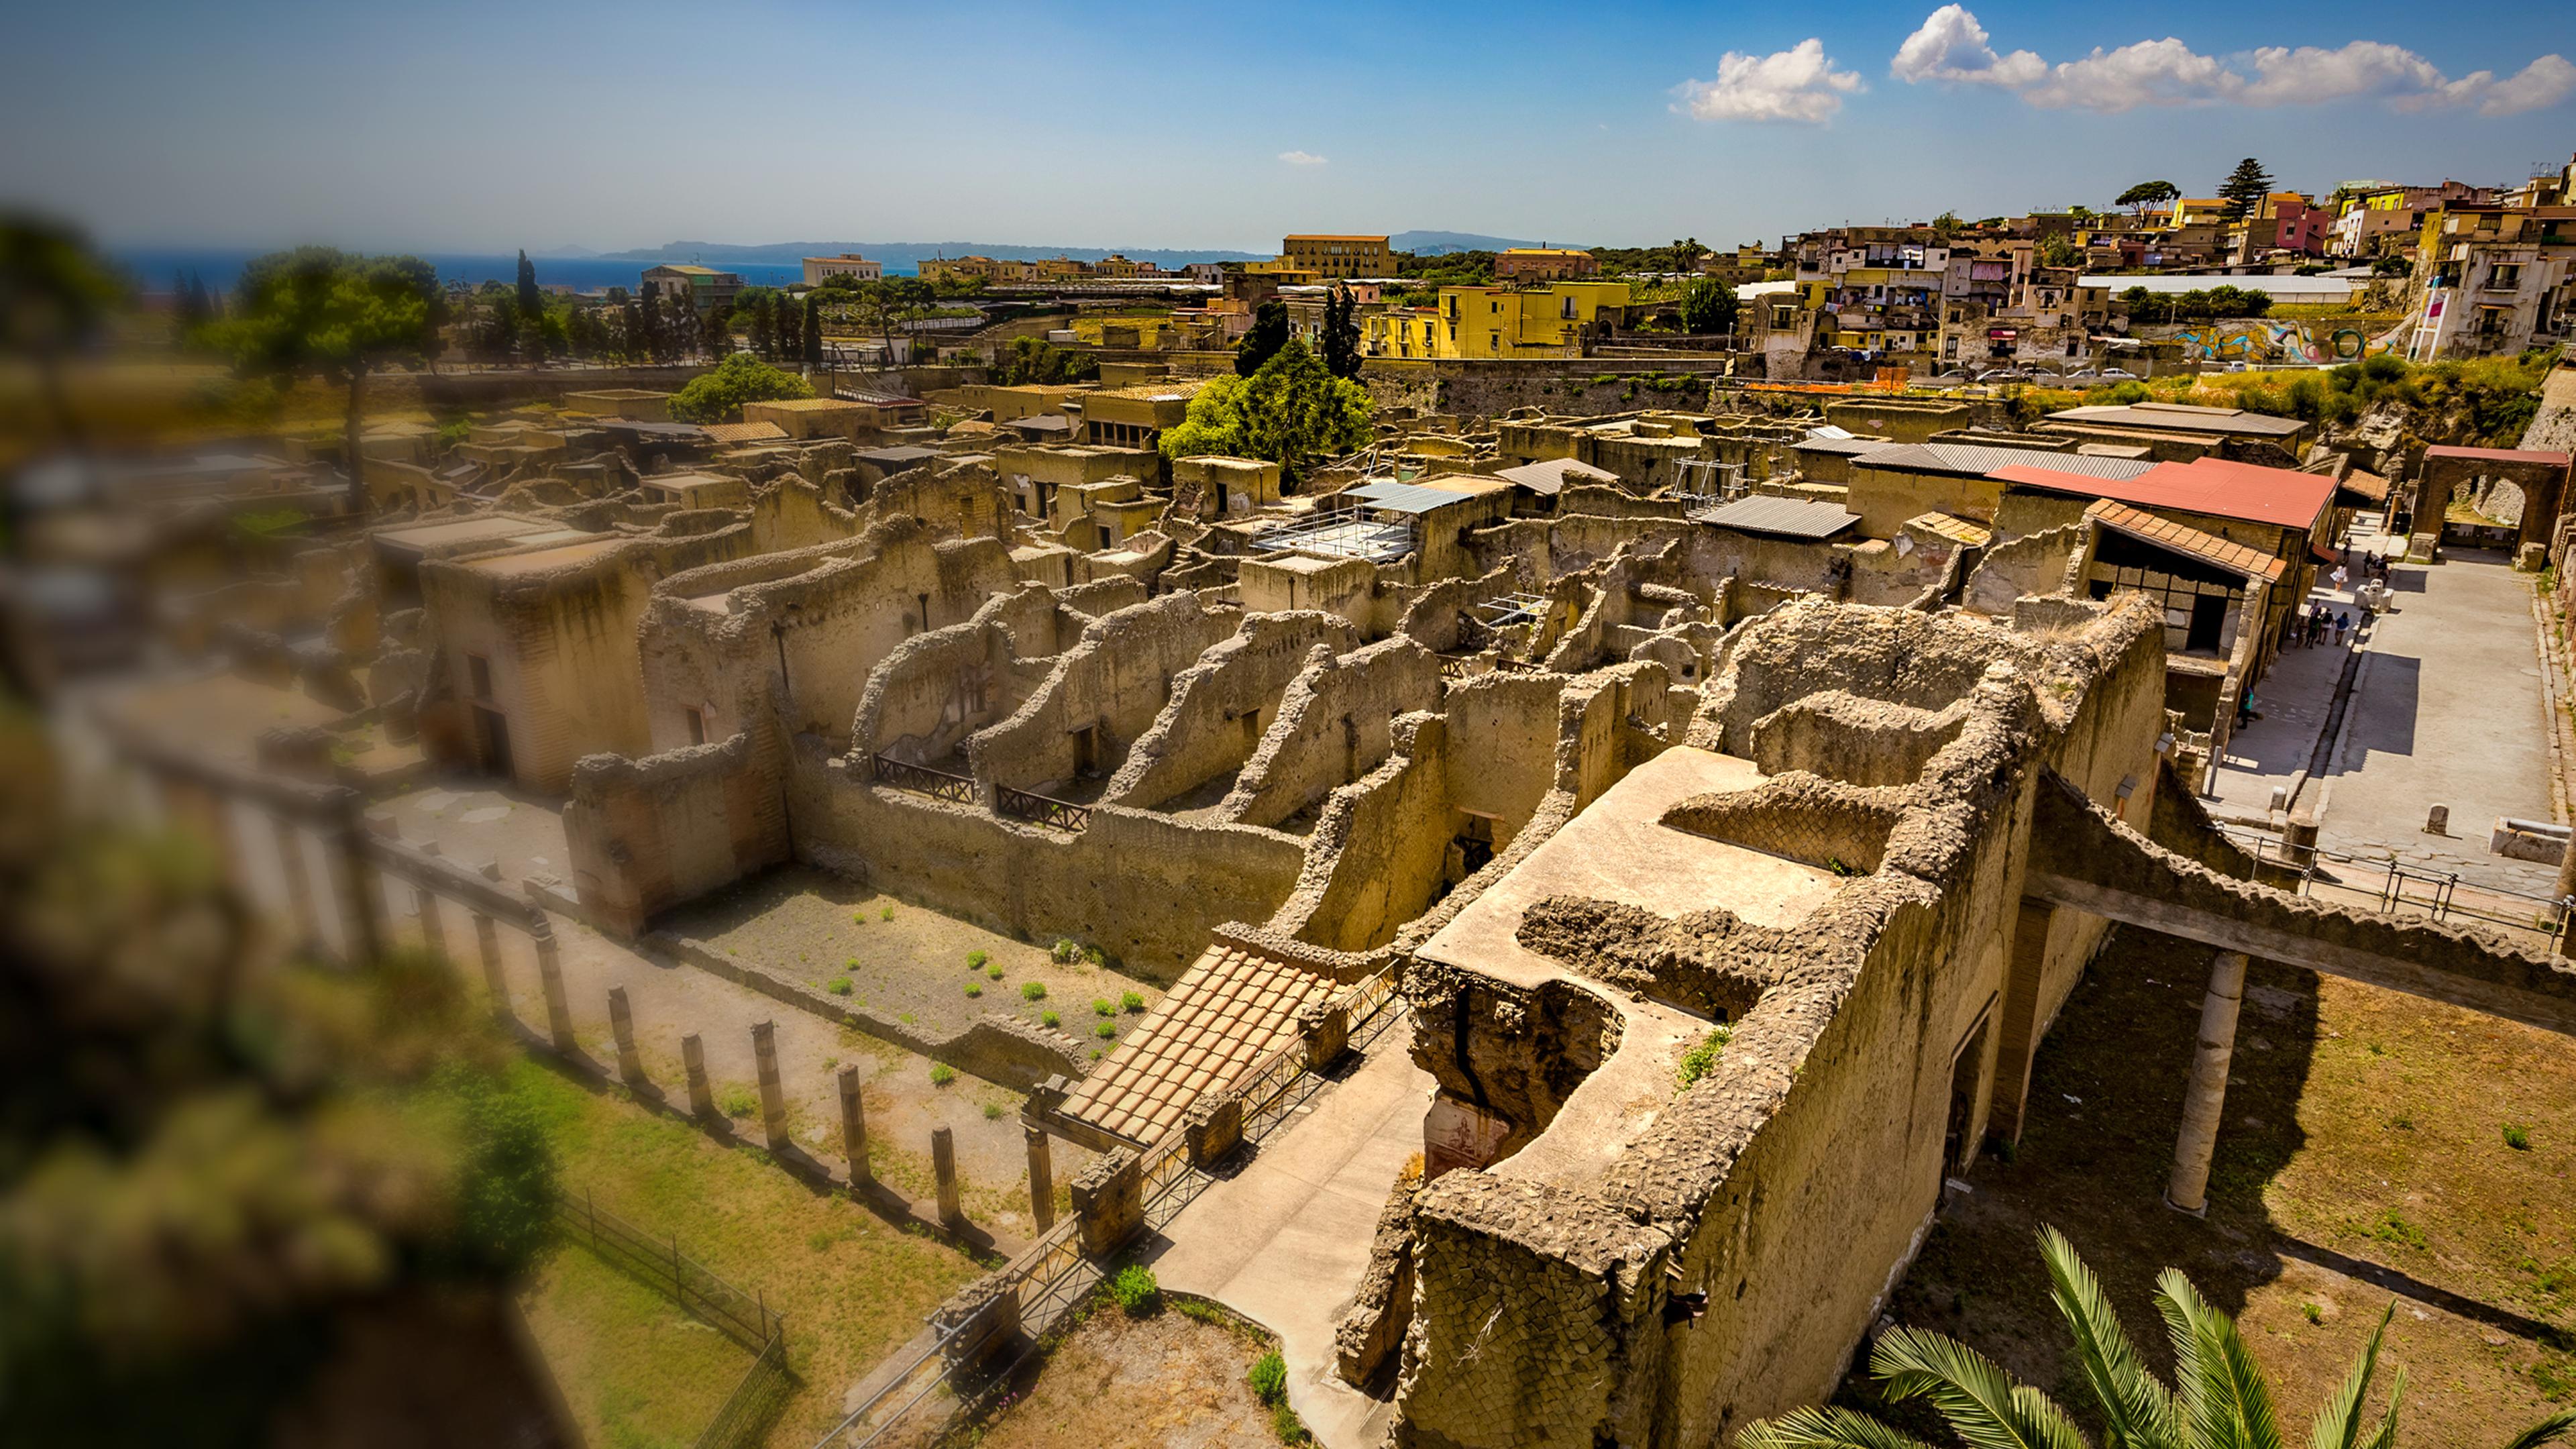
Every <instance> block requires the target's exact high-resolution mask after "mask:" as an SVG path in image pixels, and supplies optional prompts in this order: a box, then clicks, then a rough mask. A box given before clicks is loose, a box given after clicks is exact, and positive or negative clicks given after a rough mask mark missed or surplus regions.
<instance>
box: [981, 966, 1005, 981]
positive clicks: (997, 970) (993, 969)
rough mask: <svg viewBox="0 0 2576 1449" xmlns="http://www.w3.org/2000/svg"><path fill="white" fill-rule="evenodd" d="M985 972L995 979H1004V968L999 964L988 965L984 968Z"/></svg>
mask: <svg viewBox="0 0 2576 1449" xmlns="http://www.w3.org/2000/svg"><path fill="white" fill-rule="evenodd" d="M984 974H985V975H986V976H989V977H991V978H992V979H994V980H995V981H999V980H1001V979H1002V968H1001V967H999V966H987V967H985V968H984Z"/></svg>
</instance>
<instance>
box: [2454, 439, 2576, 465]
mask: <svg viewBox="0 0 2576 1449" xmlns="http://www.w3.org/2000/svg"><path fill="white" fill-rule="evenodd" d="M2424 456H2425V457H2427V458H2475V459H2478V460H2479V461H2481V462H2486V463H2546V464H2548V465H2549V466H2550V467H2553V468H2564V467H2566V466H2567V455H2566V454H2565V453H2536V452H2535V453H2526V452H2524V451H2522V450H2521V449H2519V448H2454V447H2451V446H2450V445H2449V444H2439V445H2436V446H2434V447H2430V448H2426V449H2425V450H2424Z"/></svg>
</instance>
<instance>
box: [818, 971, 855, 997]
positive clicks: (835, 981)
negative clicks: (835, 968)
mask: <svg viewBox="0 0 2576 1449" xmlns="http://www.w3.org/2000/svg"><path fill="white" fill-rule="evenodd" d="M824 989H825V990H828V991H830V992H831V993H832V994H833V995H834V996H847V995H849V994H850V978H849V977H847V976H835V977H833V978H832V984H831V985H830V986H828V987H826V988H824Z"/></svg>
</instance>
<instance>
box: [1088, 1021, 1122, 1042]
mask: <svg viewBox="0 0 2576 1449" xmlns="http://www.w3.org/2000/svg"><path fill="white" fill-rule="evenodd" d="M1091 1034H1092V1035H1093V1036H1096V1037H1098V1038H1100V1039H1101V1040H1102V1041H1115V1040H1116V1039H1117V1037H1118V1023H1116V1022H1114V1021H1104V1022H1102V1023H1100V1024H1099V1025H1098V1026H1095V1027H1093V1028H1092V1029H1091Z"/></svg>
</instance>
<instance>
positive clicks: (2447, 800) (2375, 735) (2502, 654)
mask: <svg viewBox="0 0 2576 1449" xmlns="http://www.w3.org/2000/svg"><path fill="white" fill-rule="evenodd" d="M2443 557H2444V560H2445V561H2444V562H2442V563H2439V564H2434V565H2431V566H2424V565H2416V564H2403V563H2401V564H2398V565H2397V566H2396V568H2395V570H2394V573H2393V575H2392V577H2391V580H2390V582H2391V585H2392V587H2393V588H2394V589H2395V591H2396V600H2397V602H2396V607H2395V608H2394V609H2392V610H2391V611H2390V612H2389V613H2387V614H2384V615H2382V616H2381V617H2380V619H2379V621H2378V623H2377V624H2375V625H2374V626H2373V628H2372V631H2371V637H2370V641H2369V645H2368V652H2367V654H2366V656H2365V657H2364V658H2363V660H2362V664H2361V672H2360V673H2359V675H2358V676H2357V677H2356V679H2355V681H2354V685H2353V697H2352V705H2351V713H2350V719H2349V720H2348V722H2347V724H2346V726H2345V730H2344V738H2343V740H2342V741H2341V743H2340V746H2339V747H2338V748H2337V750H2336V751H2335V754H2334V757H2333V758H2332V759H2330V760H2329V761H2328V762H2327V766H2326V772H2325V775H2324V778H2323V780H2322V781H2321V782H2320V783H2321V788H2320V791H2319V794H2318V796H2317V798H2316V802H2315V808H2316V809H2317V811H2318V825H2319V836H2318V839H2319V843H2320V844H2322V845H2323V846H2324V847H2325V848H2326V849H2328V850H2330V851H2337V852H2342V853H2346V854H2351V855H2356V856H2362V857H2367V858H2372V859H2378V860H2385V859H2388V858H2389V857H2390V856H2392V855H2394V856H2395V857H2396V858H2397V859H2399V860H2401V861H2403V862H2404V863H2406V864H2408V865H2411V866H2416V867H2419V868H2422V869H2425V870H2432V871H2455V872H2457V873H2458V874H2459V876H2460V877H2461V879H2463V880H2466V881H2469V882H2472V883H2474V884H2478V885H2486V886H2495V887H2500V888H2503V889H2508V890H2519V891H2529V892H2535V893H2539V894H2547V893H2548V892H2550V891H2551V890H2552V889H2553V887H2554V886H2555V883H2556V880H2557V871H2556V870H2555V869H2553V868H2552V867H2549V866H2545V865H2535V864H2532V863H2530V862H2528V861H2518V860H2507V859H2505V858H2504V857H2503V856H2499V855H2495V854H2492V853H2490V852H2489V851H2488V849H2487V834H2488V831H2489V829H2490V828H2491V827H2492V826H2493V825H2494V823H2495V818H2496V817H2497V816H2499V815H2511V816H2518V817H2521V818H2524V819H2532V820H2548V819H2551V818H2552V814H2551V803H2550V789H2549V771H2550V769H2551V761H2550V753H2549V731H2550V721H2549V718H2548V713H2547V705H2546V704H2545V702H2544V697H2543V696H2544V691H2543V689H2542V685H2541V673H2540V655H2539V637H2538V631H2537V629H2536V627H2535V626H2534V623H2533V620H2532V612H2531V591H2532V583H2531V579H2530V577H2529V576H2528V575H2523V574H2517V573H2515V572H2514V571H2513V570H2512V568H2511V566H2510V564H2509V562H2508V561H2507V560H2506V558H2505V556H2504V555H2502V554H2499V553H2495V552H2492V551H2489V550H2482V549H2466V548H2454V549H2446V550H2444V553H2443ZM2437 804H2438V805H2448V806H2449V807H2450V808H2451V828H2450V833H2449V834H2448V835H2427V834H2425V833H2424V820H2425V815H2426V812H2427V811H2428V809H2429V808H2430V807H2432V806H2434V805H2437Z"/></svg>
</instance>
